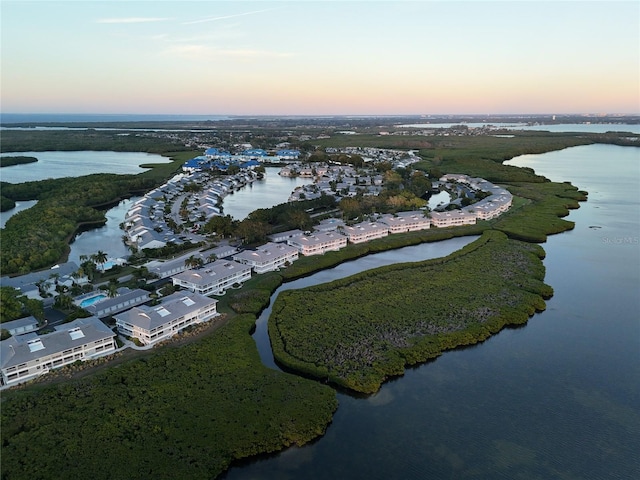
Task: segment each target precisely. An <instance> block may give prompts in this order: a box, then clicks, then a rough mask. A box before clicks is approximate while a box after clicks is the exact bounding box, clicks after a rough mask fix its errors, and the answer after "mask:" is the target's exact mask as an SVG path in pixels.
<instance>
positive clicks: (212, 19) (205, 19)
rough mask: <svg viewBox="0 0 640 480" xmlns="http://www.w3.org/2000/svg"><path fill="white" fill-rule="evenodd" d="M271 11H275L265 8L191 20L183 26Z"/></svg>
mask: <svg viewBox="0 0 640 480" xmlns="http://www.w3.org/2000/svg"><path fill="white" fill-rule="evenodd" d="M271 10H275V9H273V8H266V9H264V10H254V11H252V12H244V13H235V14H232V15H223V16H220V17H207V18H201V19H199V20H192V21H190V22H183V25H195V24H196V23H205V22H217V21H218V20H227V19H229V18H237V17H244V16H246V15H255V14H256V13H263V12H269V11H271Z"/></svg>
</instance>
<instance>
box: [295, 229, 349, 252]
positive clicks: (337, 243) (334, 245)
mask: <svg viewBox="0 0 640 480" xmlns="http://www.w3.org/2000/svg"><path fill="white" fill-rule="evenodd" d="M287 243H288V244H289V245H291V246H292V247H295V248H297V249H298V252H300V253H301V254H302V255H322V254H323V253H325V252H329V251H337V250H340V249H341V248H343V247H346V246H347V237H345V236H344V235H341V234H339V233H335V232H316V233H314V234H313V235H302V236H300V237H294V238H290V239H289V240H287Z"/></svg>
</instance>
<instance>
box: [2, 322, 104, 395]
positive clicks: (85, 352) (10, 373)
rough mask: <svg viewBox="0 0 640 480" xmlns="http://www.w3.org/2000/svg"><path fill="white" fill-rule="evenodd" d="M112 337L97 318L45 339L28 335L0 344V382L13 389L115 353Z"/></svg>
mask: <svg viewBox="0 0 640 480" xmlns="http://www.w3.org/2000/svg"><path fill="white" fill-rule="evenodd" d="M115 336H116V335H115V333H113V332H112V331H111V330H110V329H109V328H108V327H107V326H106V325H105V324H104V323H102V322H101V321H100V320H99V319H98V318H97V317H88V318H80V319H77V320H74V321H72V322H69V323H66V324H63V325H60V326H58V327H55V331H54V332H52V333H47V334H44V335H37V334H35V333H27V334H25V335H18V336H16V337H10V338H8V339H7V340H3V341H2V342H0V369H1V376H0V381H1V383H2V385H15V384H18V383H20V382H24V381H26V380H30V379H32V378H35V377H38V376H40V375H43V374H45V373H47V372H49V371H50V370H52V369H54V368H59V367H62V366H64V365H68V364H70V363H73V362H75V361H77V360H81V361H84V360H89V359H92V358H96V357H99V356H102V355H106V354H109V353H111V352H114V351H115V349H116V343H115Z"/></svg>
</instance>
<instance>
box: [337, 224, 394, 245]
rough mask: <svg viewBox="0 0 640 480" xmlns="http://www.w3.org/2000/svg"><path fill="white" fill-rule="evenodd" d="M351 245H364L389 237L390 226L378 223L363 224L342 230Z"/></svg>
mask: <svg viewBox="0 0 640 480" xmlns="http://www.w3.org/2000/svg"><path fill="white" fill-rule="evenodd" d="M342 232H343V233H344V235H346V236H347V238H348V239H349V242H351V243H363V242H369V241H371V240H375V239H377V238H382V237H386V236H387V235H389V226H388V225H385V224H383V223H377V222H361V223H357V224H355V225H352V226H346V227H343V228H342Z"/></svg>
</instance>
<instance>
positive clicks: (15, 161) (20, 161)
mask: <svg viewBox="0 0 640 480" xmlns="http://www.w3.org/2000/svg"><path fill="white" fill-rule="evenodd" d="M37 161H38V159H37V158H36V157H22V156H17V157H0V168H1V167H13V166H14V165H24V164H26V163H36V162H37Z"/></svg>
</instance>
